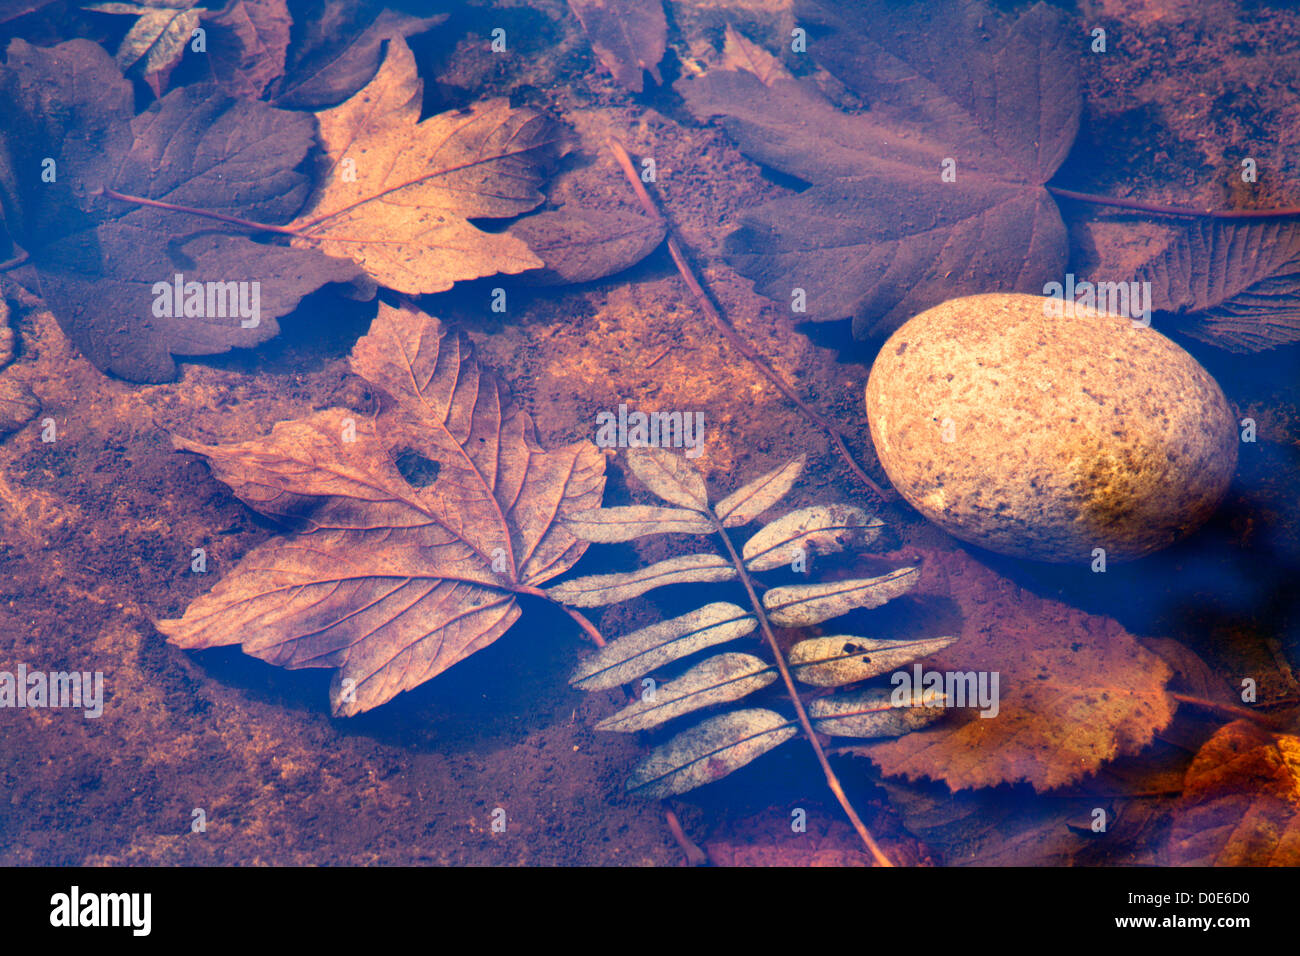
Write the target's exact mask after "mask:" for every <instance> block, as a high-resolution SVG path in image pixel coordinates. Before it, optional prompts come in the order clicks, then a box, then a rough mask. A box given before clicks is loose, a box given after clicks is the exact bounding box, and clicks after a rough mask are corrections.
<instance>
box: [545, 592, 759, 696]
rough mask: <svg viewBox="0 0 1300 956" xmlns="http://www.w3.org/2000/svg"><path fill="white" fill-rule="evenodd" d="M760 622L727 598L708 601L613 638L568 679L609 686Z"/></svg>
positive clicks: (591, 687) (581, 685)
mask: <svg viewBox="0 0 1300 956" xmlns="http://www.w3.org/2000/svg"><path fill="white" fill-rule="evenodd" d="M756 627H758V620H757V619H756V618H755V617H754V615H753V614H751V613H749V612H748V611H746V610H745V609H744V608H742V607H739V606H737V605H735V604H728V603H726V602H725V601H717V602H715V603H713V604H706V605H705V606H704V607H702V608H699V609H698V610H695V611H691V612H690V613H689V614H683V615H681V616H680V617H674V618H671V619H669V620H667V621H660V622H658V623H657V624H651V625H650V626H649V627H643V628H641V629H640V630H636V631H633V632H631V633H630V634H624V635H623V636H622V637H619V638H616V639H614V640H612V641H610V642H609V643H608V644H606V645H605V646H604V647H602V648H601V649H600V650H598V651H596V653H595V654H593V655H591V657H589V658H587V659H586V660H585V661H583V662H582V663H581V664H579V665H578V667H577V668H576V669H575V670H574V672H573V674H572V676H570V678H569V683H570V684H572V685H573V686H574V687H577V688H579V689H581V690H608V689H609V688H611V687H618V686H619V685H620V684H626V683H627V682H628V681H632V680H636V679H637V678H638V677H642V676H644V675H646V674H648V673H650V672H651V671H653V670H657V669H658V668H660V667H663V666H664V665H665V664H671V663H672V662H673V661H676V660H680V659H681V658H683V657H689V656H690V655H691V654H694V653H696V652H697V651H702V650H704V649H705V648H707V647H714V646H716V645H718V644H725V643H727V642H728V641H734V640H736V639H737V638H741V637H744V636H745V635H746V634H750V633H752V632H753V630H754V628H756Z"/></svg>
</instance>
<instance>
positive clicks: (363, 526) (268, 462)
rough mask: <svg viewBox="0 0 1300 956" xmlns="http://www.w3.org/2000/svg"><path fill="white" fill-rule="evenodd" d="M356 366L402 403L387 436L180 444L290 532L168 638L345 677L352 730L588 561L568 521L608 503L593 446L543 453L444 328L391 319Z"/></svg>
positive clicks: (325, 419) (356, 431)
mask: <svg viewBox="0 0 1300 956" xmlns="http://www.w3.org/2000/svg"><path fill="white" fill-rule="evenodd" d="M351 363H352V369H353V371H354V372H356V373H357V374H358V375H360V376H362V377H363V378H365V379H366V380H367V381H368V382H370V383H371V384H372V385H373V386H375V387H376V388H377V389H379V390H381V391H382V392H383V393H384V394H385V395H386V396H387V400H386V402H385V404H384V407H383V408H382V410H381V411H380V412H379V414H378V415H377V416H376V417H375V418H373V419H371V418H367V417H366V416H362V415H359V414H357V413H354V412H350V411H347V410H345V409H339V408H335V409H330V410H328V411H324V412H319V413H317V414H315V415H313V416H312V417H310V418H307V419H303V420H299V421H291V422H281V423H280V424H278V425H276V426H275V428H274V429H272V431H271V434H270V436H269V437H267V438H263V439H257V440H253V441H247V442H241V443H237V444H233V445H204V444H201V443H199V442H195V441H190V440H187V439H177V445H178V447H180V448H183V449H185V450H189V451H195V452H198V453H200V454H202V455H204V456H205V457H206V458H207V459H208V461H209V463H210V464H211V466H212V469H213V471H214V473H215V474H216V475H217V477H218V478H220V479H221V480H222V481H223V482H225V483H226V484H227V485H229V486H230V488H231V490H232V491H233V492H234V493H235V494H236V495H238V496H239V497H240V498H241V499H242V500H243V501H244V502H245V503H247V504H248V505H249V506H250V507H252V508H255V509H256V510H258V511H260V512H262V513H263V514H266V515H270V516H272V517H274V518H277V519H279V520H281V521H283V522H285V523H286V524H287V525H288V526H289V528H290V530H289V531H288V532H287V533H285V534H284V535H282V536H280V537H277V538H274V539H272V540H270V541H268V542H266V543H265V544H262V545H260V546H258V547H256V548H254V549H253V550H252V551H250V552H249V553H248V554H247V555H245V556H244V558H243V560H242V561H240V563H239V565H238V567H236V568H235V570H234V571H232V572H231V573H230V574H228V575H227V576H226V577H225V578H223V579H222V580H221V582H220V583H218V584H217V586H216V587H215V588H213V589H212V590H211V591H210V592H208V593H207V594H206V595H204V596H203V597H200V598H199V599H198V600H196V601H194V602H193V603H192V604H191V605H190V606H189V608H188V609H187V610H186V611H185V614H184V616H183V617H181V618H180V619H177V620H168V621H161V622H159V625H158V626H159V629H160V630H162V631H163V633H165V634H166V635H167V637H168V640H169V641H171V642H172V643H173V644H176V645H178V646H180V647H184V648H205V647H217V646H221V645H227V644H241V645H242V647H243V649H244V651H245V652H246V653H248V654H251V655H253V656H255V657H259V658H261V659H262V660H265V661H268V662H270V663H273V664H278V665H280V666H284V667H291V668H297V667H332V668H336V669H337V672H336V674H335V679H334V682H333V685H332V688H331V691H330V696H331V702H332V705H333V709H334V712H335V713H336V714H340V715H352V714H356V713H360V712H361V711H364V710H369V709H370V708H372V707H376V706H378V705H380V704H382V703H384V702H385V701H387V700H390V699H391V698H392V697H394V696H395V695H396V694H399V693H401V692H402V691H405V690H409V689H411V688H412V687H415V686H417V685H419V684H421V683H423V682H425V681H427V680H429V679H430V678H432V677H434V676H436V675H437V674H440V673H441V672H442V671H444V670H446V669H447V668H448V667H451V666H452V665H453V664H455V663H456V662H458V661H460V660H463V659H464V658H465V657H468V656H469V655H470V654H473V653H474V652H475V651H478V650H481V649H482V648H484V647H486V646H487V645H489V644H491V643H492V642H493V641H495V640H496V639H497V638H498V637H500V636H501V635H502V634H503V633H504V632H505V631H506V630H507V629H508V628H509V627H510V626H511V624H513V623H514V621H515V620H516V619H517V618H518V616H519V613H520V611H519V608H518V606H517V603H516V597H517V595H518V593H520V591H521V590H527V591H531V592H535V591H536V588H537V586H538V585H540V584H542V583H544V582H546V581H548V580H550V579H551V578H554V577H556V576H557V575H559V574H562V573H563V572H564V571H566V570H568V569H569V568H570V567H572V566H573V564H574V562H576V561H577V560H578V558H579V557H580V556H581V555H582V553H583V551H584V550H585V549H586V547H587V544H586V542H583V541H580V540H579V539H577V538H575V537H574V536H573V535H572V534H571V533H569V531H568V530H566V529H565V527H564V524H563V521H564V519H565V518H566V517H568V516H569V515H570V514H572V513H575V512H579V511H585V510H589V509H591V508H592V507H594V506H595V505H596V504H598V503H599V501H600V497H601V492H602V490H603V488H604V458H603V456H601V454H600V453H599V451H598V450H597V449H596V447H595V446H594V445H592V444H590V443H586V442H579V443H575V444H573V445H569V446H567V447H564V448H560V449H556V450H554V451H544V450H543V449H542V448H541V447H540V446H539V445H538V444H537V441H536V439H535V437H534V434H533V423H532V420H531V419H530V417H529V416H528V415H527V414H526V413H525V412H523V411H521V410H520V409H518V408H517V407H514V406H512V405H511V404H510V403H509V401H508V399H507V396H506V395H505V392H504V388H503V386H502V385H501V384H500V383H499V382H498V381H497V380H496V379H495V378H494V377H492V376H491V375H490V374H489V373H487V372H485V371H482V370H481V369H480V368H479V366H478V364H477V362H476V361H475V360H474V356H473V353H472V350H471V347H470V344H469V341H468V339H467V338H465V337H464V336H462V335H459V334H455V333H451V332H449V331H447V330H446V329H445V328H444V327H443V326H442V324H441V323H440V322H439V321H438V320H437V319H435V318H433V317H431V316H428V315H425V314H424V313H421V312H417V311H415V310H414V309H413V308H409V307H408V308H403V309H394V308H391V307H388V306H381V307H380V311H379V315H378V316H377V317H376V319H375V320H374V323H373V325H372V326H371V329H370V332H369V334H367V335H366V336H364V337H363V338H362V339H360V340H359V341H358V342H357V344H356V347H355V348H354V349H353V351H352V356H351Z"/></svg>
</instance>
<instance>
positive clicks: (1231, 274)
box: [1135, 220, 1300, 352]
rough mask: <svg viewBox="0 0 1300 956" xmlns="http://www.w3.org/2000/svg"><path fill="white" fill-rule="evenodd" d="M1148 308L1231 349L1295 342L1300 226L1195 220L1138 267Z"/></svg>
mask: <svg viewBox="0 0 1300 956" xmlns="http://www.w3.org/2000/svg"><path fill="white" fill-rule="evenodd" d="M1135 279H1136V281H1138V282H1150V283H1151V308H1152V309H1153V310H1154V311H1157V312H1168V313H1172V318H1173V320H1174V321H1173V324H1172V327H1173V328H1174V329H1176V330H1177V331H1180V332H1186V333H1187V334H1188V335H1191V336H1194V337H1196V338H1198V339H1201V340H1202V341H1205V342H1208V343H1210V344H1211V345H1217V346H1219V347H1220V348H1225V349H1228V350H1229V351H1231V352H1256V351H1259V350H1260V349H1268V348H1273V347H1274V346H1277V345H1286V344H1288V343H1291V342H1300V223H1297V222H1296V221H1295V220H1270V221H1264V222H1250V223H1240V222H1223V221H1222V220H1211V221H1204V220H1198V221H1196V222H1194V223H1193V224H1192V225H1190V226H1188V227H1186V228H1185V229H1184V230H1183V231H1182V232H1181V233H1180V234H1179V235H1178V236H1177V237H1176V238H1175V239H1174V240H1173V242H1171V243H1170V244H1169V245H1168V246H1167V247H1166V248H1165V249H1164V250H1163V251H1162V252H1160V253H1158V254H1157V255H1155V256H1153V257H1152V258H1151V259H1150V260H1148V261H1147V262H1146V263H1144V264H1143V265H1142V266H1141V268H1139V270H1138V273H1137V275H1136V277H1135Z"/></svg>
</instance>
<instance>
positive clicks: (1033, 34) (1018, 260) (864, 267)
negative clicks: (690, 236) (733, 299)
mask: <svg viewBox="0 0 1300 956" xmlns="http://www.w3.org/2000/svg"><path fill="white" fill-rule="evenodd" d="M795 19H796V21H797V22H798V23H799V24H800V25H801V26H803V27H805V28H806V29H807V30H808V31H809V34H810V41H809V53H810V55H811V56H812V57H813V58H814V59H815V60H816V61H817V63H818V64H819V65H820V66H822V67H823V68H824V69H826V70H827V71H828V72H830V73H831V74H832V75H833V76H834V77H835V78H836V79H837V80H839V81H840V82H842V83H843V84H845V85H846V86H847V87H849V88H850V89H851V90H852V91H853V92H854V93H856V94H857V95H858V96H859V97H861V98H862V99H864V100H866V101H868V102H870V103H871V109H870V111H868V112H863V113H854V114H848V113H844V112H841V111H840V110H838V109H837V108H836V107H835V106H834V105H833V104H832V103H831V102H830V101H829V100H828V99H827V98H826V96H825V95H824V94H823V93H821V92H820V90H819V89H818V88H817V87H816V86H814V85H813V84H812V83H811V82H809V81H806V80H796V79H792V78H790V77H788V76H787V75H783V74H782V73H781V72H777V71H774V70H772V69H771V62H770V61H761V60H758V59H755V58H754V57H752V56H751V57H739V56H736V55H734V51H733V55H731V56H729V57H728V59H727V65H728V66H729V67H730V68H729V69H721V70H710V71H709V72H708V73H706V74H705V75H704V76H702V77H698V78H692V79H687V80H682V81H679V82H678V84H677V89H678V90H679V91H680V92H681V94H682V96H683V97H684V98H685V99H686V102H687V105H688V106H689V107H690V109H691V110H692V112H694V113H695V115H696V116H698V117H700V118H701V119H708V118H712V117H717V118H719V119H720V120H721V122H722V124H723V126H724V127H725V128H726V130H727V132H728V133H729V134H730V135H731V136H732V137H733V138H734V139H735V140H736V141H737V143H738V144H739V145H740V148H741V149H742V150H743V151H744V152H745V153H746V154H748V155H749V156H751V157H752V158H753V159H755V160H757V161H758V162H761V163H764V164H766V165H769V166H773V167H775V168H776V169H778V170H780V171H781V172H784V173H786V174H789V175H791V176H795V177H798V178H799V179H801V180H804V181H806V182H808V183H810V184H811V188H809V189H807V190H805V191H804V192H801V193H799V194H797V195H794V196H791V197H787V198H783V199H777V200H775V201H773V202H769V203H766V204H764V205H762V206H759V207H757V208H756V209H753V210H751V211H750V212H749V213H747V214H746V215H745V217H744V218H743V219H742V221H741V226H740V229H739V230H737V231H736V232H734V233H732V234H731V235H730V236H729V237H728V239H727V244H726V248H727V252H728V261H730V262H731V263H732V265H733V266H735V268H736V269H738V270H739V271H740V272H741V273H742V274H744V275H745V276H747V277H748V278H750V279H752V280H754V282H755V288H756V289H757V290H758V291H759V292H761V293H763V294H764V295H767V296H769V297H771V298H773V299H777V300H780V301H782V302H784V303H786V304H787V306H788V304H789V302H790V295H791V290H792V289H795V288H799V289H802V290H804V291H805V294H806V300H807V301H806V310H807V311H806V317H807V318H809V319H812V320H815V321H821V320H834V319H843V318H852V319H853V329H854V334H855V335H857V336H858V337H866V336H868V335H879V334H886V333H888V332H890V331H892V330H893V329H894V328H896V327H897V326H898V325H900V324H901V323H902V322H903V321H905V320H906V319H908V318H910V317H911V316H913V315H915V314H917V313H918V312H921V311H923V310H924V309H927V308H929V307H931V306H934V305H937V304H939V303H940V302H942V301H945V300H946V299H950V298H952V297H954V296H959V295H966V294H973V293H977V292H981V293H982V292H994V291H1006V292H1034V293H1040V292H1041V290H1042V287H1043V284H1044V282H1046V281H1047V280H1049V279H1050V278H1052V277H1053V276H1058V275H1059V274H1060V273H1062V272H1063V271H1064V268H1065V263H1066V253H1067V249H1068V243H1067V236H1066V230H1065V225H1064V223H1063V222H1062V220H1061V216H1060V213H1059V211H1058V210H1057V208H1056V203H1055V202H1054V200H1053V199H1052V197H1051V195H1050V194H1049V193H1048V192H1047V190H1046V189H1044V188H1043V187H1044V184H1045V183H1046V182H1047V181H1048V180H1049V179H1050V178H1051V176H1052V175H1053V173H1054V172H1055V171H1056V169H1057V168H1058V167H1059V166H1060V164H1061V162H1062V161H1063V160H1064V159H1065V156H1066V154H1067V153H1068V152H1069V148H1070V145H1071V144H1072V143H1073V141H1074V137H1075V133H1076V132H1077V130H1078V126H1079V115H1080V111H1081V105H1082V99H1081V96H1080V92H1079V82H1078V66H1077V63H1078V57H1077V53H1076V52H1075V41H1074V38H1073V36H1072V35H1071V34H1070V33H1069V32H1068V31H1067V30H1065V29H1064V28H1063V26H1062V24H1061V19H1060V15H1059V14H1058V13H1056V12H1055V11H1053V10H1051V9H1049V8H1048V7H1046V6H1045V5H1043V4H1038V5H1037V6H1035V7H1033V8H1031V9H1029V10H1028V11H1026V12H1025V13H1023V14H1022V15H1021V16H1020V17H1019V18H1018V19H1014V20H1012V19H1009V18H1006V17H1003V16H1000V15H998V14H995V13H994V12H993V11H992V10H990V9H988V8H986V7H984V6H983V5H981V4H978V3H964V4H961V5H959V6H958V7H957V8H956V9H955V10H954V9H952V8H951V7H950V6H935V5H934V4H931V3H928V2H926V0H908V2H898V3H890V4H873V5H859V4H845V3H833V2H828V0H798V2H797V3H796V5H795ZM936 35H942V36H943V37H944V38H945V42H944V43H942V44H935V43H934V42H933V37H934V36H936ZM945 169H947V170H949V171H951V173H952V174H953V175H952V176H950V177H949V178H948V179H947V180H945V179H943V178H941V177H942V176H943V175H944V172H945Z"/></svg>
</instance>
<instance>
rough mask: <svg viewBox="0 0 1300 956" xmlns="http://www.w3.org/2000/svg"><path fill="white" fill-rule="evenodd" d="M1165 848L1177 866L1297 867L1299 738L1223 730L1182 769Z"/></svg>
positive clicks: (1245, 728)
mask: <svg viewBox="0 0 1300 956" xmlns="http://www.w3.org/2000/svg"><path fill="white" fill-rule="evenodd" d="M1169 848H1170V862H1171V863H1173V864H1175V865H1177V866H1296V865H1300V737H1296V736H1295V735H1294V734H1272V733H1269V732H1267V731H1265V730H1262V729H1261V728H1259V727H1257V726H1255V725H1254V724H1252V723H1250V722H1249V721H1245V720H1238V721H1234V722H1233V723H1230V724H1228V725H1227V726H1225V727H1223V728H1221V729H1220V730H1219V731H1218V732H1217V733H1216V734H1215V735H1214V736H1213V737H1211V738H1210V739H1209V740H1208V741H1206V743H1205V745H1204V746H1203V747H1201V749H1200V752H1199V753H1197V755H1196V758H1195V759H1194V760H1193V761H1192V764H1191V766H1190V767H1188V768H1187V776H1186V779H1185V782H1184V790H1183V796H1182V799H1181V800H1180V801H1179V805H1178V807H1177V808H1176V810H1175V816H1174V825H1173V830H1172V832H1171V833H1170V837H1169Z"/></svg>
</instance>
